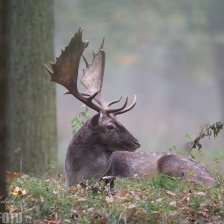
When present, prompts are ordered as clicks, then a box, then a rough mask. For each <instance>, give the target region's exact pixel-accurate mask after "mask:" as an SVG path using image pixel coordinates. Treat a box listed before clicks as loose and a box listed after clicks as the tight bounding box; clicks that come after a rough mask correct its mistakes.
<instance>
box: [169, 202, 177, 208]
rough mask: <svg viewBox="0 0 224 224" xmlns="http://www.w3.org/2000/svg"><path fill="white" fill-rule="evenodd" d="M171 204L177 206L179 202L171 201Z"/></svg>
mask: <svg viewBox="0 0 224 224" xmlns="http://www.w3.org/2000/svg"><path fill="white" fill-rule="evenodd" d="M169 205H171V206H174V207H176V206H177V202H176V201H171V202H170V203H169Z"/></svg>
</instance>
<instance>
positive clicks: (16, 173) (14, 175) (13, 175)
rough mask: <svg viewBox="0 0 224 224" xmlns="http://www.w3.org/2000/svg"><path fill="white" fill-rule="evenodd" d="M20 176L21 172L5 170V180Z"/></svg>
mask: <svg viewBox="0 0 224 224" xmlns="http://www.w3.org/2000/svg"><path fill="white" fill-rule="evenodd" d="M20 176H22V173H20V172H9V171H6V179H7V182H9V181H11V180H13V179H15V178H17V177H20Z"/></svg>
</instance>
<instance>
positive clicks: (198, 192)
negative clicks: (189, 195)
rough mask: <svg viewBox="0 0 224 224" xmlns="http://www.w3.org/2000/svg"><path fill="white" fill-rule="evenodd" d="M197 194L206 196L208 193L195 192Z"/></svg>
mask: <svg viewBox="0 0 224 224" xmlns="http://www.w3.org/2000/svg"><path fill="white" fill-rule="evenodd" d="M194 194H195V195H199V196H206V194H205V193H204V192H195V193H194Z"/></svg>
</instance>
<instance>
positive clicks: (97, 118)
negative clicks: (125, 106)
mask: <svg viewBox="0 0 224 224" xmlns="http://www.w3.org/2000/svg"><path fill="white" fill-rule="evenodd" d="M102 122H103V113H101V112H100V113H98V114H96V115H94V116H93V117H92V118H91V120H90V125H91V127H97V126H99V125H101V124H102Z"/></svg>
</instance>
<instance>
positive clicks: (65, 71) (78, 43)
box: [45, 28, 140, 151]
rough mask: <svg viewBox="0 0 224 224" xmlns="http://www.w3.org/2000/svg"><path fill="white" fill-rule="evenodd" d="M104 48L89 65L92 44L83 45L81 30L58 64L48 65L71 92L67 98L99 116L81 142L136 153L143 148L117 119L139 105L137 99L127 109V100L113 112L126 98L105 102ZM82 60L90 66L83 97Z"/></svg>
mask: <svg viewBox="0 0 224 224" xmlns="http://www.w3.org/2000/svg"><path fill="white" fill-rule="evenodd" d="M103 45H104V39H103V41H102V44H101V46H100V49H99V51H98V52H97V53H93V59H92V62H91V63H89V62H88V61H87V60H86V58H85V57H84V56H83V51H84V50H85V48H87V46H88V41H85V42H83V41H82V30H81V28H79V30H78V32H77V33H75V36H74V37H73V38H72V39H71V41H70V43H69V44H68V46H67V47H66V48H65V50H62V52H61V55H60V57H59V58H56V63H50V65H51V68H49V67H48V66H47V65H45V66H46V68H47V70H48V72H49V73H50V75H51V80H52V81H54V82H56V83H58V84H60V85H62V86H64V87H65V88H66V89H67V92H66V94H72V95H73V96H74V97H75V98H77V99H78V100H80V101H81V102H82V103H84V104H85V105H86V106H88V107H90V108H91V109H93V110H95V111H97V112H98V114H97V115H95V116H93V117H92V118H91V120H90V121H89V122H87V124H86V125H85V127H83V128H84V129H85V128H86V127H87V126H88V133H86V132H85V138H83V137H82V138H77V139H82V140H83V139H85V141H86V142H89V141H92V143H93V141H94V143H100V144H104V145H105V147H106V150H108V149H110V150H111V151H114V150H115V149H116V150H128V151H133V150H135V149H137V148H138V147H139V146H140V144H139V143H138V141H137V140H136V139H135V138H134V137H133V136H132V135H131V134H130V133H129V132H128V131H127V130H126V129H125V127H124V126H123V125H122V124H120V123H119V122H118V121H117V120H116V115H119V114H122V113H125V112H128V111H130V110H131V109H132V108H133V107H134V106H135V105H136V96H135V97H134V101H133V102H132V104H131V105H129V106H128V107H127V104H128V98H126V100H125V102H124V104H123V105H122V106H120V107H118V108H111V106H112V105H114V104H116V103H119V102H120V101H121V99H122V97H120V99H119V100H115V101H112V102H107V101H105V100H104V99H103V98H102V94H101V93H102V91H101V90H102V84H103V76H104V66H105V52H104V50H103ZM81 56H82V58H83V60H84V61H85V64H86V68H85V69H83V76H82V79H81V83H82V85H83V86H84V87H85V92H83V93H80V92H79V91H78V70H79V64H80V59H81ZM90 130H91V131H90ZM82 134H83V133H82ZM77 141H79V140H77Z"/></svg>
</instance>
